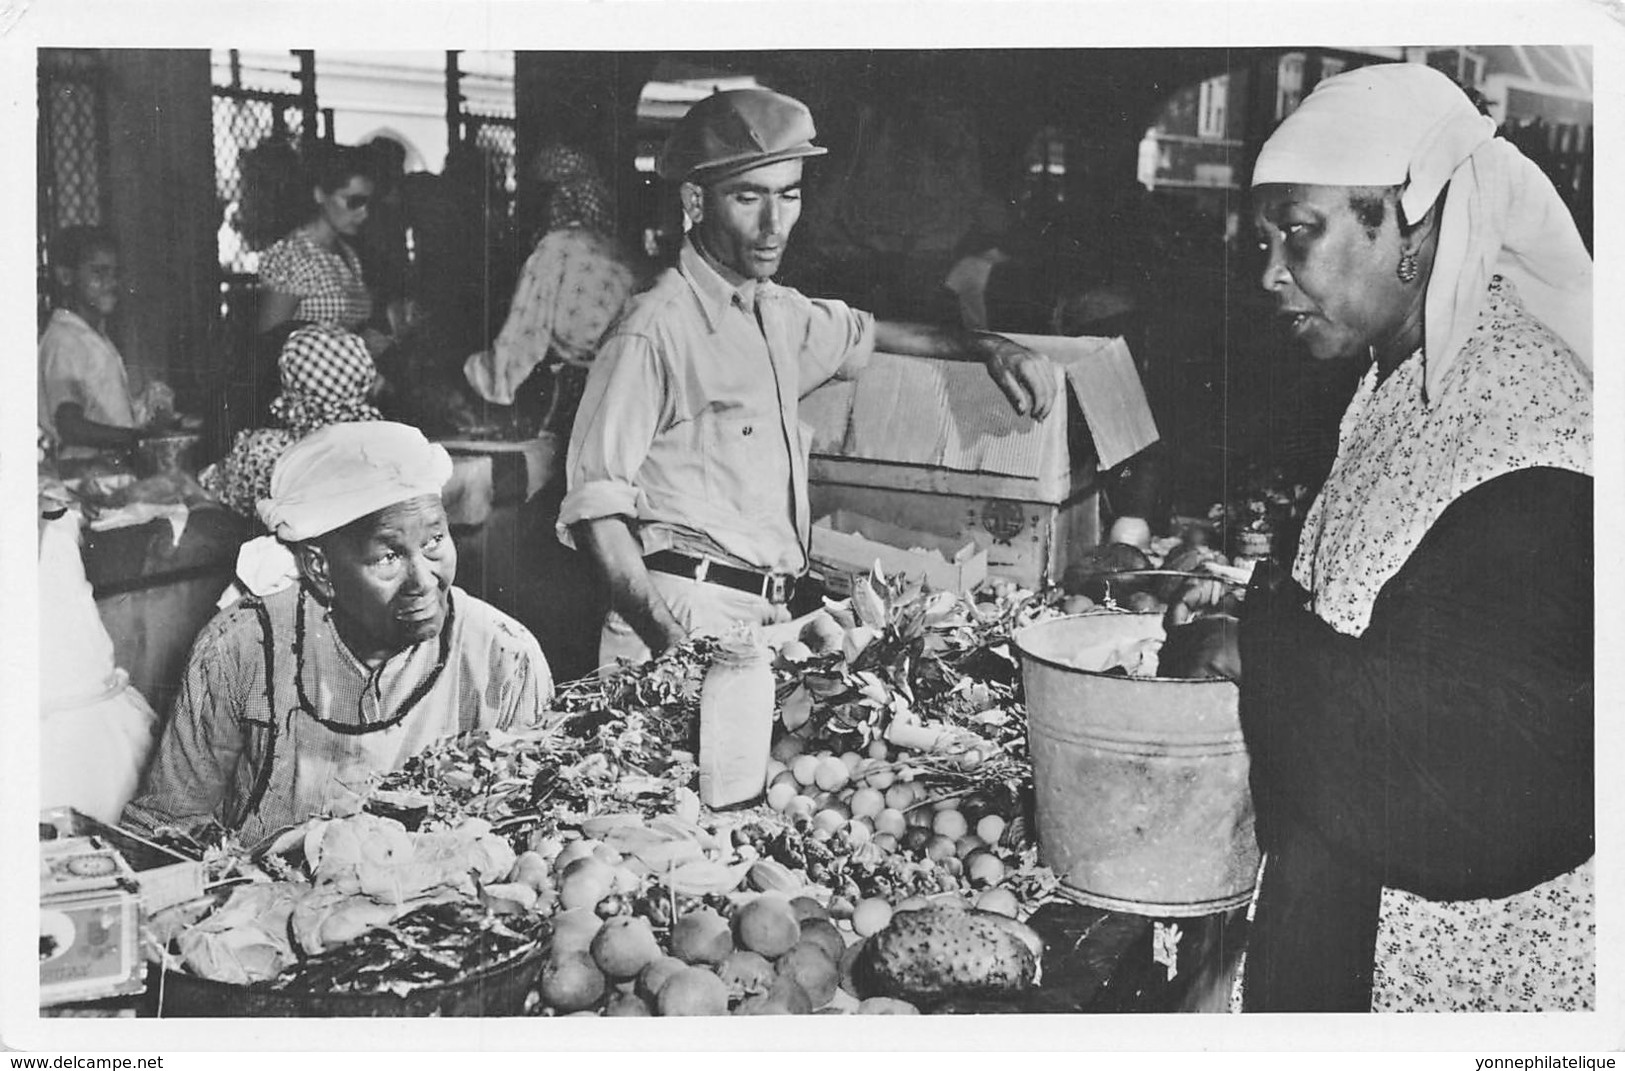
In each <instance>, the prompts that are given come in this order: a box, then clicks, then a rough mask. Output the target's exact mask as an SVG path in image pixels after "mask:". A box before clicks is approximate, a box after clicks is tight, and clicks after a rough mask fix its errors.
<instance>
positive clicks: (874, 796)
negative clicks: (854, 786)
mask: <svg viewBox="0 0 1625 1071" xmlns="http://www.w3.org/2000/svg"><path fill="white" fill-rule="evenodd" d="M848 806H849V807H851V808H852V817H853V818H873V817H875V816H876V815H878V814H879V813H880V812H881V811H883V810H885V809H886V795H885V793H883V792H881V791H880V790H879V789H878V788H860V789H858V790H857V791H856V792H854V793H852V799H851V802H850V803H849V804H848Z"/></svg>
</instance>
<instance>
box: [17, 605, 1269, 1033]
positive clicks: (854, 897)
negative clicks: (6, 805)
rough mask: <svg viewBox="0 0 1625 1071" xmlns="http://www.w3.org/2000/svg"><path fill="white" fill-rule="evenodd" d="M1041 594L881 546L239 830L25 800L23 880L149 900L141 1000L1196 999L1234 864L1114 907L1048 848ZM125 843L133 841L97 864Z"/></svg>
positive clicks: (262, 1010) (417, 1008)
mask: <svg viewBox="0 0 1625 1071" xmlns="http://www.w3.org/2000/svg"><path fill="white" fill-rule="evenodd" d="M1059 597H1060V592H1059V591H1058V590H1054V591H1052V592H1051V593H1050V594H1049V595H1047V596H1045V595H1037V594H1034V593H1031V592H1028V591H1026V590H1024V589H1019V588H1016V587H1014V585H1011V584H1009V583H1008V582H1004V581H994V582H991V583H989V584H986V585H983V586H982V587H981V588H980V589H979V590H978V591H977V593H975V594H974V595H958V594H953V593H949V592H940V591H931V590H929V589H927V588H925V587H923V586H922V585H920V584H918V583H915V582H910V581H908V580H905V579H902V578H900V577H893V578H887V577H886V576H884V575H881V574H873V575H871V576H869V577H864V578H860V580H859V582H858V583H857V584H856V585H855V587H854V590H853V592H852V594H851V596H850V597H849V598H848V599H845V600H841V601H840V602H831V603H829V604H828V606H827V608H826V609H825V610H824V611H821V612H818V613H816V614H814V615H810V616H809V617H808V618H807V619H805V620H802V621H798V622H795V623H794V624H793V626H792V627H791V628H789V629H781V630H779V632H778V634H776V635H772V636H769V637H766V638H767V639H769V640H771V641H772V642H773V643H775V644H776V645H777V650H776V654H773V655H772V657H771V662H770V663H767V662H763V663H760V664H758V665H757V666H756V667H755V668H754V669H750V668H748V667H747V668H744V669H742V668H741V667H740V665H739V664H738V660H737V659H736V658H734V657H731V656H730V654H729V648H730V646H731V645H730V643H729V642H728V641H715V640H701V641H695V642H693V643H691V644H688V645H685V646H684V647H681V648H678V649H675V650H674V651H672V652H668V654H667V655H665V656H664V657H662V658H660V659H659V660H657V661H654V662H651V663H647V664H645V665H642V666H626V667H623V668H622V669H621V670H620V671H619V672H618V673H614V674H611V675H608V676H605V677H598V676H594V677H590V678H585V679H582V680H578V681H575V682H573V683H570V684H567V685H564V686H562V687H561V688H560V689H559V691H558V693H557V695H556V696H555V699H554V702H553V704H552V707H553V714H554V717H553V718H552V719H550V721H549V722H548V724H547V725H546V726H545V727H543V728H538V729H536V730H533V731H529V732H526V733H523V734H518V735H514V734H504V733H498V732H492V733H480V734H474V735H469V736H464V737H461V738H457V739H453V740H446V741H444V742H443V743H442V744H441V745H438V746H436V747H434V748H432V749H430V750H429V751H427V752H424V753H423V754H421V755H420V756H419V757H418V758H417V759H415V760H414V761H412V762H411V763H410V764H409V765H408V766H407V767H406V768H405V769H403V770H401V771H398V772H396V773H392V774H388V775H384V776H382V777H381V778H379V779H377V780H376V781H375V782H374V783H372V784H369V785H363V786H355V788H356V793H355V796H354V799H353V800H352V801H350V803H349V804H348V805H346V806H344V807H339V808H334V810H333V811H332V813H329V814H327V815H323V816H319V817H316V818H313V819H311V820H309V821H308V822H306V823H304V824H302V825H300V826H297V827H294V828H291V829H288V830H283V831H280V832H279V833H277V834H274V835H272V836H270V837H267V838H266V840H264V841H262V842H261V843H258V844H243V843H239V842H237V841H236V840H234V839H233V838H232V837H230V836H227V835H224V834H223V832H222V831H220V830H218V829H202V830H188V831H182V830H178V829H172V830H160V831H159V833H158V835H157V836H156V838H155V840H156V843H154V842H149V841H145V840H136V839H134V838H130V837H128V835H127V834H124V833H122V832H120V831H117V830H107V829H105V828H104V829H100V830H97V829H95V828H94V827H89V828H87V827H85V826H83V825H82V824H81V825H75V824H73V823H71V822H69V823H66V824H64V823H63V822H62V821H57V822H56V823H55V824H53V825H49V826H48V825H47V824H46V823H44V822H42V826H41V834H42V837H47V836H49V838H50V843H48V844H47V845H46V846H45V847H46V856H45V857H46V860H47V865H46V866H45V867H44V868H43V869H42V895H44V894H45V892H46V890H47V888H48V887H49V886H50V884H51V882H52V881H55V880H58V879H60V878H61V877H62V876H63V875H72V877H73V878H74V879H75V880H77V881H78V882H79V883H78V884H75V885H73V886H72V888H71V890H69V892H71V895H72V896H78V897H84V896H87V895H92V896H94V895H97V894H98V893H99V894H100V895H102V896H104V897H107V896H114V897H116V896H117V895H118V894H120V893H122V895H123V896H125V897H128V898H130V899H132V900H134V901H135V902H136V903H138V904H139V907H140V921H139V924H138V926H139V932H140V935H141V945H142V954H141V956H140V957H139V959H140V962H139V963H135V964H133V965H132V964H121V965H113V964H109V968H110V969H111V968H112V967H113V966H119V967H120V968H121V969H123V970H124V973H121V974H116V975H113V976H110V978H109V983H110V985H121V986H122V987H123V988H124V989H126V990H128V989H129V988H130V987H132V985H140V986H141V988H143V990H144V992H143V993H141V994H140V995H138V996H131V995H129V994H128V993H127V992H126V993H123V994H119V995H115V994H117V989H115V988H110V989H109V990H108V996H110V997H112V1003H113V1004H114V1005H116V1006H118V1007H120V1008H122V1009H125V1010H126V1011H127V1012H132V1011H133V1013H136V1014H143V1015H155V1016H165V1017H180V1016H198V1015H345V1016H371V1015H427V1014H452V1015H541V1016H549V1015H563V1014H582V1015H599V1014H604V1015H650V1014H662V1015H683V1014H691V1015H692V1014H710V1015H721V1014H730V1013H732V1014H771V1013H797V1012H811V1011H819V1010H830V1011H844V1012H863V1013H912V1012H916V1011H922V1012H933V1013H940V1012H1033V1011H1065V1012H1079V1011H1090V1012H1104V1011H1113V1012H1119V1011H1167V1010H1175V1009H1181V1008H1190V1007H1194V1006H1198V1005H1200V1004H1201V1003H1202V1002H1204V1001H1211V999H1212V994H1211V992H1209V990H1210V989H1211V988H1212V986H1213V985H1214V984H1215V979H1217V978H1218V977H1220V976H1221V975H1222V973H1223V968H1224V966H1225V964H1226V963H1228V962H1229V961H1230V959H1231V957H1233V955H1234V953H1235V952H1236V950H1237V949H1238V948H1239V942H1240V931H1241V920H1240V918H1239V914H1240V910H1241V909H1240V908H1239V906H1238V904H1239V903H1240V902H1241V901H1244V900H1245V892H1246V888H1250V881H1249V882H1247V883H1245V884H1246V888H1243V889H1242V890H1241V895H1240V896H1239V898H1237V899H1236V900H1235V901H1233V902H1231V903H1228V904H1223V905H1219V906H1217V907H1215V906H1214V905H1212V904H1207V903H1205V902H1204V901H1202V900H1201V897H1197V899H1196V900H1194V901H1192V903H1194V904H1195V905H1196V906H1195V907H1194V909H1193V908H1192V907H1191V904H1183V905H1182V904H1168V903H1164V904H1155V903H1153V899H1154V898H1153V897H1152V896H1150V895H1147V896H1146V897H1144V898H1142V899H1143V900H1144V902H1143V903H1141V904H1138V905H1136V904H1133V903H1128V904H1124V903H1118V904H1117V905H1116V906H1102V904H1103V903H1104V901H1102V899H1101V897H1100V896H1099V895H1096V894H1094V893H1091V891H1090V890H1089V888H1088V887H1087V886H1089V885H1090V884H1091V883H1092V879H1090V878H1087V877H1080V875H1081V874H1082V873H1083V871H1082V870H1079V869H1076V868H1074V870H1073V871H1072V872H1057V870H1056V869H1054V867H1053V866H1052V865H1051V864H1052V863H1053V862H1054V860H1055V858H1056V855H1057V853H1056V850H1055V848H1056V845H1057V844H1058V843H1059V841H1058V840H1057V839H1056V838H1057V837H1058V836H1059V835H1061V834H1060V833H1058V831H1056V830H1054V829H1046V828H1044V822H1045V811H1044V808H1043V807H1042V806H1041V805H1040V806H1037V807H1035V792H1034V790H1035V777H1034V774H1035V766H1034V762H1033V756H1032V754H1031V751H1030V748H1031V747H1032V746H1033V741H1034V739H1035V738H1034V737H1033V736H1032V735H1031V733H1030V731H1029V723H1030V720H1031V719H1030V717H1029V712H1028V710H1027V703H1028V701H1029V698H1028V692H1027V688H1030V687H1031V685H1030V684H1028V685H1027V688H1024V680H1023V676H1024V675H1023V673H1022V671H1021V669H1020V663H1021V662H1023V661H1024V660H1028V657H1029V656H1028V654H1027V652H1025V651H1024V649H1023V648H1022V646H1021V645H1022V643H1023V642H1024V641H1023V639H1022V637H1023V636H1026V635H1028V634H1029V633H1031V631H1032V630H1033V629H1034V628H1035V626H1043V625H1044V624H1046V623H1053V622H1057V621H1060V622H1067V621H1076V620H1080V619H1079V618H1075V617H1067V616H1065V615H1062V614H1061V613H1060V612H1059V610H1057V609H1056V608H1055V606H1054V603H1055V602H1056V601H1057V599H1058V598H1059ZM1095 613H1096V615H1097V616H1098V615H1109V616H1112V617H1114V618H1120V619H1123V620H1125V621H1127V620H1129V619H1135V618H1140V617H1143V616H1144V615H1136V614H1131V613H1126V612H1124V611H1122V610H1120V609H1118V608H1117V606H1116V605H1115V603H1113V602H1111V601H1109V600H1108V602H1107V604H1106V605H1105V606H1104V607H1103V608H1101V609H1099V610H1097V611H1095ZM1109 646H1112V649H1111V650H1109V651H1104V652H1096V654H1098V655H1099V657H1100V658H1101V659H1102V661H1101V663H1100V665H1099V666H1098V667H1097V668H1099V669H1100V670H1101V671H1102V672H1103V673H1104V674H1106V675H1109V676H1112V677H1114V678H1121V677H1123V675H1124V674H1126V673H1129V672H1130V671H1132V672H1133V673H1135V674H1141V675H1142V677H1141V680H1140V683H1142V684H1147V685H1154V684H1155V683H1156V681H1155V678H1154V674H1155V669H1154V661H1153V662H1152V663H1151V666H1152V669H1151V674H1152V675H1151V676H1144V674H1145V670H1146V665H1145V664H1144V655H1145V652H1146V651H1147V650H1150V649H1152V648H1148V647H1147V644H1146V643H1145V642H1144V641H1143V640H1142V641H1140V642H1137V643H1135V644H1129V645H1127V646H1122V647H1118V646H1115V645H1109ZM1079 657H1080V659H1084V660H1083V661H1080V662H1079V663H1078V665H1079V668H1080V669H1082V668H1084V667H1085V666H1087V665H1088V662H1087V659H1088V658H1089V657H1093V656H1090V655H1088V654H1087V653H1085V652H1080V654H1079ZM1107 662H1109V663H1111V664H1110V665H1109V666H1108V665H1106V663H1107ZM1091 672H1092V671H1091ZM740 674H745V675H746V676H748V677H752V678H754V680H755V685H754V686H752V685H750V684H749V683H748V682H746V683H745V684H742V683H741V681H742V680H744V678H742V677H740ZM1162 683H1164V684H1166V685H1168V686H1170V687H1180V686H1184V685H1189V684H1191V683H1194V682H1168V681H1165V682H1162ZM1214 683H1216V684H1219V685H1222V686H1223V687H1225V688H1230V687H1231V686H1229V685H1228V683H1226V682H1214ZM752 687H755V688H756V689H757V690H756V693H755V694H756V700H755V702H756V703H757V704H758V705H757V706H755V707H754V708H753V707H752V706H751V702H752V701H751V700H750V698H749V696H750V693H751V690H752ZM1232 706H1233V703H1232ZM718 718H722V719H731V720H735V721H739V722H741V723H746V722H748V723H749V724H750V725H752V726H754V731H756V732H757V733H758V735H759V738H760V744H761V748H760V753H759V754H757V755H755V756H751V755H749V754H735V755H733V756H732V759H731V764H728V763H725V762H724V761H723V760H724V758H725V757H726V756H725V755H724V752H725V751H726V750H727V747H733V748H734V749H735V750H737V744H738V737H739V734H737V733H735V734H733V735H731V736H730V737H729V738H728V742H727V744H726V745H724V744H719V743H718V740H719V738H718V737H715V736H712V735H710V733H711V731H712V728H713V727H714V725H715V724H716V719H718ZM736 728H737V727H736ZM769 729H771V736H769V733H768V730H769ZM1041 765H1042V764H1040V766H1041ZM1039 779H1040V780H1042V776H1041V777H1040V778H1039ZM730 786H731V787H730ZM740 786H743V787H742V788H741V787H740ZM1036 787H1037V788H1038V789H1039V790H1040V793H1041V792H1042V790H1043V786H1042V785H1038V786H1036ZM735 796H742V797H743V798H742V799H739V800H737V801H736V800H735V799H734V797H735ZM702 797H704V798H706V799H708V800H711V801H713V802H715V803H716V804H717V806H707V805H706V804H705V803H702ZM1208 802H1209V803H1211V802H1212V801H1208ZM1229 805H1230V806H1231V807H1232V808H1233V809H1236V808H1241V809H1244V808H1245V791H1244V788H1243V790H1242V792H1241V796H1240V798H1239V799H1232V800H1230V801H1229ZM1245 832H1246V833H1247V835H1248V836H1249V837H1250V824H1249V825H1247V828H1246V830H1245ZM1161 835H1162V831H1161V830H1160V829H1146V830H1141V831H1140V836H1141V839H1142V840H1145V841H1156V840H1157V839H1158V838H1159V837H1160V836H1161ZM119 844H123V845H124V847H125V849H126V851H125V853H124V854H125V855H129V854H130V853H131V852H134V853H136V854H139V855H140V856H141V858H140V859H134V858H132V859H129V860H128V861H127V860H126V859H124V858H122V857H121V858H120V859H119V860H118V861H117V863H116V865H115V864H114V863H112V862H109V863H107V864H105V866H104V865H101V864H98V865H97V866H87V865H85V864H84V863H83V860H84V859H86V858H89V857H90V856H91V855H94V854H96V853H97V852H102V853H103V855H105V854H107V852H106V851H105V850H107V849H115V848H116V847H117V845H119ZM1151 847H1152V849H1153V850H1157V846H1156V845H1151ZM1161 850H1163V851H1164V852H1165V851H1166V846H1163V847H1162V849H1161ZM115 854H116V853H115ZM57 858H59V859H60V860H61V862H60V864H59V865H57V866H56V867H55V868H54V869H53V868H52V866H51V865H50V860H52V859H57ZM75 858H78V859H80V860H81V862H80V863H79V864H74V863H73V860H74V859H75ZM86 873H103V884H102V885H101V886H100V887H98V888H90V889H87V888H85V887H84V884H83V878H84V876H85V874H86ZM178 873H179V874H181V875H182V878H181V879H179V880H178V879H177V874H178ZM149 874H150V875H152V877H151V878H149V877H148V875H149ZM199 894H201V895H199ZM54 895H55V896H57V897H58V898H60V897H61V896H62V895H64V892H63V891H62V890H58V891H57V892H56V893H54ZM59 913H61V914H67V915H69V917H71V912H59ZM46 914H47V915H48V914H49V912H47V913H46ZM44 917H46V915H42V919H43V918H44ZM42 926H43V923H42ZM57 929H58V931H59V932H60V933H66V934H69V935H70V940H69V941H68V945H69V949H67V950H64V952H57V953H55V955H54V956H46V955H45V954H44V951H43V950H44V949H45V947H46V946H45V944H44V941H45V939H46V937H47V936H48V935H47V934H46V932H45V930H44V929H43V928H42V968H41V969H42V978H45V977H47V972H48V971H49V970H50V967H51V962H52V960H53V959H54V958H55V956H60V955H63V954H66V952H68V951H71V947H72V944H73V942H72V940H71V934H72V932H73V931H72V929H71V926H69V925H68V924H65V923H59V924H58V927H57ZM132 978H134V979H138V980H137V981H134V982H133V981H132ZM73 997H74V999H75V1000H79V999H82V998H83V997H84V992H83V990H82V989H81V990H80V991H78V992H76V993H74V994H73Z"/></svg>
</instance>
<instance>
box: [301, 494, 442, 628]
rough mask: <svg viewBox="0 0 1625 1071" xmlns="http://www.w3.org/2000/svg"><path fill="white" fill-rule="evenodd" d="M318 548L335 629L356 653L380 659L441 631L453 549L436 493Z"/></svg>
mask: <svg viewBox="0 0 1625 1071" xmlns="http://www.w3.org/2000/svg"><path fill="white" fill-rule="evenodd" d="M321 547H322V551H323V553H324V555H325V557H326V560H327V575H328V581H329V583H330V584H331V590H332V603H333V609H334V613H335V616H337V617H338V618H339V620H340V634H341V635H343V636H344V639H345V642H346V643H347V644H349V645H350V648H351V650H352V651H353V652H354V653H355V654H356V655H357V657H360V658H363V659H371V658H387V657H388V656H389V655H392V654H394V653H395V652H397V651H400V650H403V649H404V648H407V647H410V646H411V645H413V644H415V643H422V642H423V641H424V640H429V639H433V638H434V637H436V636H438V635H439V634H440V630H441V628H442V627H443V626H444V625H445V622H446V607H447V599H448V596H447V592H448V591H449V590H450V588H451V584H452V581H453V580H454V579H456V576H457V548H456V547H455V546H453V544H452V541H451V532H450V530H449V528H448V525H447V521H446V511H445V508H444V507H443V506H442V505H441V503H440V496H439V495H423V496H421V497H419V498H414V499H411V500H410V501H407V502H402V503H400V504H398V505H394V506H388V507H386V508H384V509H382V510H379V511H378V512H377V513H374V514H371V515H370V516H367V517H363V518H362V519H361V520H359V521H356V522H354V523H353V524H350V525H346V526H345V527H344V528H341V529H339V530H338V531H337V532H334V533H332V534H331V535H329V536H327V537H326V538H324V539H323V540H322V541H321Z"/></svg>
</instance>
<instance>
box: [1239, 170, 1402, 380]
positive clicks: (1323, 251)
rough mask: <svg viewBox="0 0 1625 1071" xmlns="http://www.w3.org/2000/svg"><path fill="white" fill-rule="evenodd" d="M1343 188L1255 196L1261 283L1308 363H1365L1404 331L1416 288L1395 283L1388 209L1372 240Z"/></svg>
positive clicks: (1296, 188)
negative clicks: (1312, 359)
mask: <svg viewBox="0 0 1625 1071" xmlns="http://www.w3.org/2000/svg"><path fill="white" fill-rule="evenodd" d="M1351 192H1353V191H1351V189H1350V188H1349V187H1347V186H1307V185H1287V184H1267V185H1262V186H1258V187H1256V188H1255V189H1254V191H1253V195H1254V204H1255V208H1254V217H1253V221H1254V225H1255V226H1256V228H1257V230H1258V238H1259V249H1260V250H1261V251H1262V252H1263V254H1264V257H1265V264H1264V274H1263V277H1262V279H1261V282H1262V284H1263V287H1264V289H1265V290H1267V291H1269V292H1270V293H1271V294H1273V295H1274V296H1275V301H1276V314H1277V315H1278V316H1279V317H1281V319H1282V320H1283V321H1284V326H1285V327H1286V328H1287V329H1288V330H1289V331H1290V332H1291V334H1292V336H1293V337H1294V338H1296V339H1298V340H1299V341H1301V342H1302V343H1303V344H1304V345H1305V346H1306V347H1308V350H1309V352H1310V354H1312V355H1313V356H1314V357H1316V358H1319V359H1322V360H1327V359H1331V358H1337V357H1364V356H1366V355H1367V353H1368V352H1369V351H1370V350H1371V348H1372V347H1376V348H1378V349H1379V350H1380V349H1382V347H1383V345H1384V343H1386V342H1388V341H1389V340H1391V339H1393V338H1395V337H1396V336H1397V335H1398V334H1399V333H1400V332H1401V331H1402V330H1403V329H1404V325H1405V321H1406V317H1407V314H1408V313H1409V312H1410V306H1411V304H1412V302H1413V301H1414V300H1415V298H1416V296H1417V292H1418V291H1419V290H1420V288H1419V287H1413V288H1411V289H1409V290H1407V288H1406V287H1405V286H1404V285H1403V284H1401V283H1400V282H1399V279H1398V276H1397V275H1396V272H1395V269H1396V267H1397V265H1398V263H1399V254H1400V235H1399V225H1398V221H1397V218H1396V213H1395V211H1394V209H1393V206H1392V205H1390V206H1389V208H1388V211H1387V212H1385V213H1384V216H1383V220H1382V223H1381V225H1380V226H1379V227H1378V228H1377V229H1376V232H1375V234H1373V233H1370V232H1369V231H1368V229H1367V226H1366V223H1365V222H1364V221H1362V220H1361V219H1360V217H1359V216H1358V215H1357V214H1356V213H1355V211H1354V209H1353V208H1352V207H1351V206H1350V204H1349V195H1350V193H1351Z"/></svg>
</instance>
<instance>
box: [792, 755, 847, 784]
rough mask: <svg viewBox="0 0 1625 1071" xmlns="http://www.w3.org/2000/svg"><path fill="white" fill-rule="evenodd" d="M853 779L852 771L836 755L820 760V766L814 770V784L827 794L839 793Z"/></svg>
mask: <svg viewBox="0 0 1625 1071" xmlns="http://www.w3.org/2000/svg"><path fill="white" fill-rule="evenodd" d="M797 776H800V775H799V774H798V775H797ZM851 779H852V771H851V770H849V769H847V767H846V763H844V762H842V761H841V760H840V759H838V758H836V757H835V756H834V755H828V756H825V757H824V758H821V759H819V760H818V766H817V767H816V768H815V769H814V770H813V780H814V782H815V783H816V784H817V785H818V787H819V788H821V789H823V790H824V791H825V792H839V791H840V790H841V789H843V788H845V787H846V783H847V782H848V781H850V780H851Z"/></svg>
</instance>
